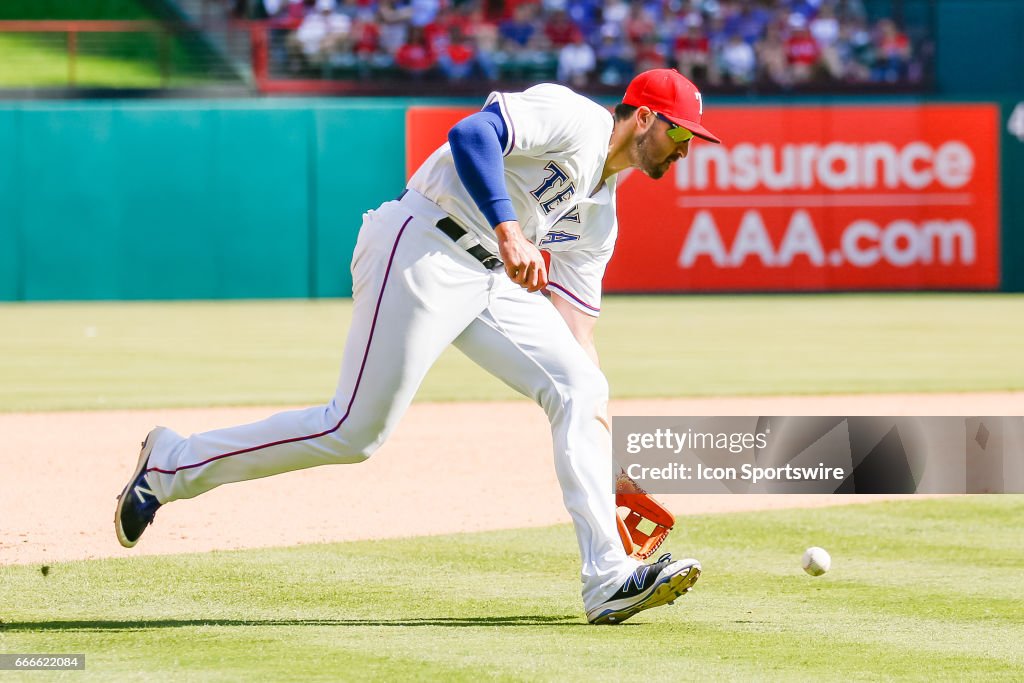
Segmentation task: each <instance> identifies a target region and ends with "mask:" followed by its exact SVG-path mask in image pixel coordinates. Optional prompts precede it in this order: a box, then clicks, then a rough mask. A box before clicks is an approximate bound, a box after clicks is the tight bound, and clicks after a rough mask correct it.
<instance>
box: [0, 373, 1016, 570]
mask: <svg viewBox="0 0 1024 683" xmlns="http://www.w3.org/2000/svg"><path fill="white" fill-rule="evenodd" d="M276 410H277V409H275V408H266V407H263V408H216V409H211V408H207V409H185V410H182V409H175V410H166V409H165V410H145V411H108V412H59V413H6V414H0V433H2V434H3V435H4V445H3V450H0V471H2V472H3V473H4V480H5V481H4V495H3V496H2V497H0V520H3V526H4V534H3V537H2V538H0V564H25V563H35V562H40V563H47V562H58V561H64V560H77V559H93V558H101V557H122V556H128V555H143V554H169V553H186V552H203V551H209V550H215V549H216V550H225V549H240V548H252V547H273V546H287V545H294V544H299V543H320V542H333V541H349V540H362V539H374V538H378V539H379V538H395V537H405V536H422V535H432V534H446V533H455V532H463V531H486V530H493V529H510V528H523V527H538V526H547V525H551V524H558V523H563V522H568V521H569V518H568V515H567V513H566V512H565V509H564V508H563V507H562V502H561V492H560V490H559V488H558V483H557V480H556V478H555V473H554V468H553V467H552V464H551V457H552V456H551V440H550V435H549V433H548V428H547V421H546V419H545V417H544V415H543V413H542V412H541V411H540V409H539V408H537V407H536V406H534V405H533V404H531V403H528V402H526V401H514V402H490V403H487V402H482V403H418V404H415V405H413V406H412V408H411V409H410V411H409V414H408V415H406V417H405V418H404V420H403V421H402V423H401V424H400V425H399V427H398V429H397V431H396V432H395V434H394V435H393V436H392V437H391V439H390V440H389V441H388V442H387V443H386V444H385V445H384V446H383V447H382V448H381V450H380V451H379V452H378V453H377V454H376V455H374V457H373V458H371V459H370V460H369V461H368V462H366V463H364V464H360V465H357V466H348V467H319V468H314V469H310V470H304V471H300V472H292V473H289V474H285V475H281V476H277V477H270V478H267V479H262V480H257V481H251V482H246V483H244V484H241V485H235V486H225V487H221V488H220V489H217V490H216V491H213V492H211V493H208V494H206V495H203V496H201V497H199V498H196V499H194V500H190V501H181V502H176V503H174V504H172V505H167V506H166V507H164V508H162V509H161V510H160V512H159V514H158V515H157V519H156V523H155V525H154V527H153V528H152V529H150V530H149V531H148V532H147V533H146V537H145V538H144V539H143V540H142V542H141V543H140V544H139V546H138V547H137V548H134V549H132V550H125V549H124V548H121V547H120V546H119V545H118V543H117V540H116V539H115V537H114V533H113V528H112V515H113V510H114V500H115V496H116V494H117V493H118V492H119V491H120V489H121V487H122V486H123V485H124V481H125V478H126V477H127V476H128V474H129V473H130V471H131V468H132V466H133V465H134V463H135V459H136V457H137V453H138V444H139V441H141V439H142V438H143V437H144V436H145V434H146V433H147V432H148V430H149V429H150V428H151V427H152V426H153V425H155V424H164V425H167V426H170V427H172V428H174V429H175V430H177V431H179V432H181V433H183V434H188V433H191V432H196V431H204V430H208V429H215V428H218V427H225V426H228V425H232V424H238V423H242V422H251V421H255V420H259V419H261V418H263V417H266V416H268V415H270V414H271V413H273V412H275V411H276ZM611 413H612V414H613V415H1020V414H1024V392H1003V393H965V394H886V395H854V396H790V397H751V398H709V399H664V400H655V399H651V400H623V401H613V402H612V404H611ZM882 497H886V496H864V495H861V496H840V495H832V496H827V495H822V496H796V495H700V496H698V495H694V496H681V495H676V496H659V499H662V500H663V501H664V502H665V503H666V505H667V506H668V507H669V508H670V509H671V510H672V511H673V512H675V513H676V514H679V515H686V514H698V513H708V512H731V511H742V510H757V509H772V508H788V507H810V506H826V505H837V504H847V503H853V502H870V501H875V500H878V499H879V498H882ZM887 497H897V496H887ZM682 523H683V524H685V521H684V522H682Z"/></svg>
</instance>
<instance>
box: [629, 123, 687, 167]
mask: <svg viewBox="0 0 1024 683" xmlns="http://www.w3.org/2000/svg"><path fill="white" fill-rule="evenodd" d="M653 132H654V129H653V128H649V129H647V130H646V131H644V132H643V133H641V134H640V135H638V136H637V138H636V167H637V168H639V169H640V170H641V171H643V172H644V174H645V175H647V176H649V177H651V178H653V179H655V180H657V179H658V178H661V177H662V176H663V175H665V173H667V172H668V169H669V167H671V166H672V162H673V161H675V160H676V158H677V156H676V153H675V152H673V153H671V154H669V155H668V156H667V157H665V156H661V157H660V158H659V156H658V155H656V154H655V151H654V150H653V149H652V148H653V147H654V144H653V143H654V139H653V138H652V137H651V133H653Z"/></svg>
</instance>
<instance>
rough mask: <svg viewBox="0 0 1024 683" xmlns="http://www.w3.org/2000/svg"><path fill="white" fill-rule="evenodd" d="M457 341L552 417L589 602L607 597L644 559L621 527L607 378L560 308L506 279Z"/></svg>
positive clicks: (557, 468) (558, 465)
mask: <svg viewBox="0 0 1024 683" xmlns="http://www.w3.org/2000/svg"><path fill="white" fill-rule="evenodd" d="M455 346H457V347H458V348H459V349H460V350H461V351H463V352H464V353H465V354H466V355H467V356H469V357H470V358H471V359H473V360H474V361H475V362H476V363H478V364H479V365H480V366H482V367H483V368H485V369H486V370H488V371H489V372H491V373H493V374H494V375H496V376H497V377H498V378H500V379H501V380H503V381H504V382H505V383H506V384H508V385H509V386H511V387H512V388H513V389H516V390H517V391H519V392H520V393H522V394H524V395H526V396H529V397H530V398H532V399H534V400H535V401H536V402H537V403H538V404H540V406H541V407H542V408H543V409H544V411H545V412H546V413H547V415H548V418H549V420H550V421H551V434H552V438H553V442H554V452H555V471H556V473H557V475H558V481H559V484H560V485H561V487H562V498H563V501H564V503H565V507H566V509H567V510H568V511H569V514H570V516H571V517H572V521H573V525H574V527H575V530H576V538H577V541H578V542H579V547H580V556H581V559H582V565H583V568H582V579H583V602H584V605H585V606H586V607H587V608H588V609H590V608H591V607H593V606H595V605H597V604H600V603H602V602H604V601H605V600H606V599H608V597H609V596H610V595H611V594H612V593H614V592H615V591H616V590H617V589H618V588H619V587H620V586H621V585H622V583H623V582H624V580H625V578H626V577H628V576H629V575H630V574H631V572H633V570H634V569H636V568H637V566H638V565H639V563H638V562H637V561H636V560H634V559H632V558H630V557H628V556H627V555H626V552H625V550H624V549H623V547H622V541H621V540H620V538H619V535H618V530H617V527H616V517H615V497H614V494H613V493H612V486H613V484H612V479H613V478H612V457H611V434H610V432H609V429H608V423H607V417H606V408H607V401H608V384H607V382H606V380H605V378H604V375H603V374H602V373H601V371H600V369H599V368H598V367H597V366H595V365H594V363H593V362H592V361H591V360H590V358H589V357H588V356H587V354H586V352H585V351H584V350H583V347H581V346H580V345H579V343H578V342H577V341H576V339H575V337H573V336H572V333H571V332H570V331H569V328H568V326H567V325H566V324H565V321H564V320H563V319H562V317H561V316H560V315H559V314H558V312H557V311H556V310H555V308H554V307H553V306H552V305H551V303H550V302H548V301H547V300H546V299H545V298H544V297H543V296H541V295H540V294H529V293H528V292H526V290H524V289H522V288H521V287H517V286H515V285H513V284H512V283H511V282H507V285H506V286H503V287H500V288H498V290H497V291H496V292H492V296H491V301H490V303H489V304H488V307H487V309H486V310H485V311H483V312H482V313H481V314H480V316H478V317H477V319H476V320H475V321H473V323H472V324H471V325H470V326H469V327H468V328H467V329H466V331H465V332H463V333H462V334H461V335H460V336H459V337H458V338H457V339H456V340H455Z"/></svg>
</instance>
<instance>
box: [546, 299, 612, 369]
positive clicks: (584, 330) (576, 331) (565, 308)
mask: <svg viewBox="0 0 1024 683" xmlns="http://www.w3.org/2000/svg"><path fill="white" fill-rule="evenodd" d="M551 303H552V304H554V306H555V310H556V311H558V312H559V313H560V314H561V315H562V318H564V319H565V324H566V325H568V326H569V330H570V331H571V332H572V336H574V337H576V341H578V342H579V343H580V346H582V347H583V350H584V351H586V352H587V355H588V356H590V360H592V361H594V365H596V366H598V367H601V361H600V360H599V359H598V357H597V345H596V344H595V343H594V328H595V327H597V317H596V316H593V315H589V314H587V313H584V312H583V311H581V310H580V309H578V308H576V307H575V306H573V305H572V304H571V303H569V302H568V301H566V300H565V299H563V298H562V297H560V296H558V295H557V294H553V295H552V296H551Z"/></svg>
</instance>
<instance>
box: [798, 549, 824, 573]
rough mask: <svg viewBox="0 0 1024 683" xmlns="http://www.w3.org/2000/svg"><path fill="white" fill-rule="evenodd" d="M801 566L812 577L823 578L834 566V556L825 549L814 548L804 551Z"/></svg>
mask: <svg viewBox="0 0 1024 683" xmlns="http://www.w3.org/2000/svg"><path fill="white" fill-rule="evenodd" d="M800 566H801V567H803V568H804V571H805V572H807V573H808V574H810V575H811V576H821V575H822V574H824V573H825V572H827V571H828V569H829V567H831V566H832V556H831V555H829V554H828V551H826V550H825V549H824V548H819V547H817V546H814V547H813V548H808V549H807V550H805V551H804V556H803V559H802V560H800Z"/></svg>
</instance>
